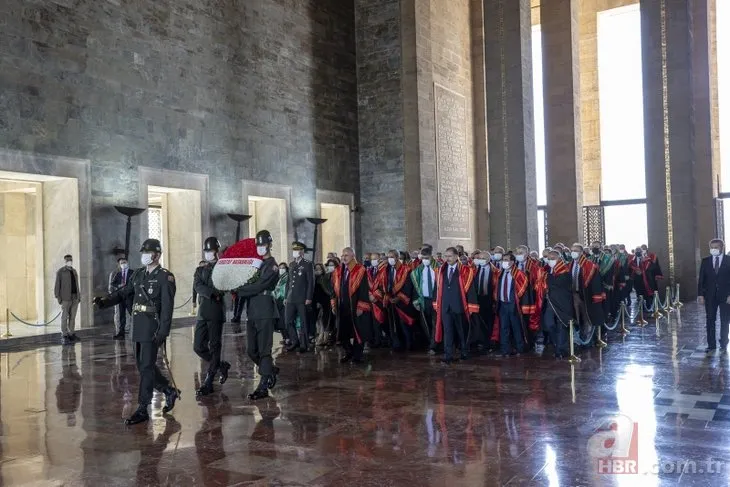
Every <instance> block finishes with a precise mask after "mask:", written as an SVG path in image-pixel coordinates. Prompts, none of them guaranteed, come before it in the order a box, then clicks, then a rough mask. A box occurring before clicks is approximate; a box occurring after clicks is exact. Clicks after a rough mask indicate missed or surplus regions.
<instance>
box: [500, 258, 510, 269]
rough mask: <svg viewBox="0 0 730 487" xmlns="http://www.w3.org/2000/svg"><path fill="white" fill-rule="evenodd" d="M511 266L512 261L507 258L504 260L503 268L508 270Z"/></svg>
mask: <svg viewBox="0 0 730 487" xmlns="http://www.w3.org/2000/svg"><path fill="white" fill-rule="evenodd" d="M510 267H512V262H507V261H506V260H505V261H503V262H502V269H504V270H507V269H509V268H510Z"/></svg>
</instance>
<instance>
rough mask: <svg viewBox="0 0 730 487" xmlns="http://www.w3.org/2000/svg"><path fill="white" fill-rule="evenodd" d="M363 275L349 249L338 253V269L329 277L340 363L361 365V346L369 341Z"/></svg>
mask: <svg viewBox="0 0 730 487" xmlns="http://www.w3.org/2000/svg"><path fill="white" fill-rule="evenodd" d="M366 274H367V271H366V270H365V267H364V266H363V265H361V264H359V263H358V262H357V260H356V259H355V252H353V250H352V249H351V248H345V249H343V250H342V265H341V266H339V267H338V268H337V269H335V272H333V274H332V289H333V290H334V295H333V297H332V302H331V304H332V313H333V314H334V316H335V320H336V323H337V340H338V341H339V342H340V343H341V344H342V348H343V349H344V351H345V355H344V356H343V357H342V359H340V363H347V362H350V361H352V362H354V363H361V362H362V361H363V349H364V347H365V342H366V341H368V340H369V339H370V331H371V323H370V320H371V316H370V310H371V305H370V300H369V298H368V295H369V286H368V278H367V275H366Z"/></svg>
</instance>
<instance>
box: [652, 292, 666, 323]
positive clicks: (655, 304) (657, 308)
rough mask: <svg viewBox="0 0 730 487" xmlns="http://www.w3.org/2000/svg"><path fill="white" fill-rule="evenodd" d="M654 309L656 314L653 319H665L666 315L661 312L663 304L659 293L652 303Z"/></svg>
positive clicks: (653, 314) (655, 295) (655, 294)
mask: <svg viewBox="0 0 730 487" xmlns="http://www.w3.org/2000/svg"><path fill="white" fill-rule="evenodd" d="M652 307H653V308H654V312H653V313H652V315H651V317H652V318H654V319H655V320H658V319H659V318H664V314H662V312H661V308H662V303H661V302H660V301H659V292H658V291H657V292H655V293H654V301H653V302H652Z"/></svg>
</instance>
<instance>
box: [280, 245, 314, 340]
mask: <svg viewBox="0 0 730 487" xmlns="http://www.w3.org/2000/svg"><path fill="white" fill-rule="evenodd" d="M291 248H292V256H293V257H294V260H293V261H292V262H291V263H290V264H289V283H288V285H287V289H286V299H285V301H284V302H285V303H286V308H285V311H284V316H285V320H286V323H287V326H288V327H289V338H290V340H291V345H289V347H288V348H287V350H288V351H292V350H294V349H296V348H299V351H300V352H302V353H304V352H306V351H307V349H308V346H309V336H310V331H311V330H310V329H309V314H310V313H309V307H310V306H312V298H313V296H314V265H313V264H312V262H311V261H308V260H307V259H305V258H304V256H303V255H302V254H303V252H304V249H305V248H306V246H305V245H304V244H303V243H302V242H292V244H291ZM297 317H298V318H299V320H300V322H301V328H300V329H299V330H297V327H296V326H297Z"/></svg>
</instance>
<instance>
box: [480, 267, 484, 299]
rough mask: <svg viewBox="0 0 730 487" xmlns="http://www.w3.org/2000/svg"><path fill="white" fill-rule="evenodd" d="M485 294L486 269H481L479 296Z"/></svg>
mask: <svg viewBox="0 0 730 487" xmlns="http://www.w3.org/2000/svg"><path fill="white" fill-rule="evenodd" d="M483 294H484V267H480V268H479V296H481V295H483Z"/></svg>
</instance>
